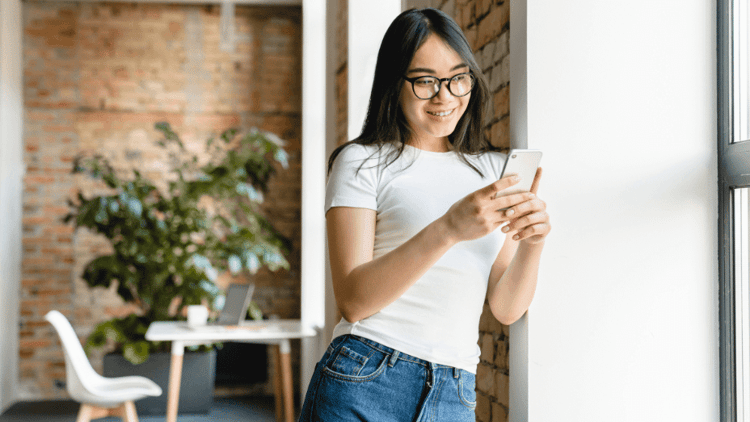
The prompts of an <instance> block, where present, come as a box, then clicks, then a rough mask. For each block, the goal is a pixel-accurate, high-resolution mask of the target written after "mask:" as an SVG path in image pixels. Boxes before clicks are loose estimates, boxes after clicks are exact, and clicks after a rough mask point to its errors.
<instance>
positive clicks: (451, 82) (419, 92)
mask: <svg viewBox="0 0 750 422" xmlns="http://www.w3.org/2000/svg"><path fill="white" fill-rule="evenodd" d="M403 78H404V79H406V80H407V81H409V82H411V89H412V91H414V95H416V96H417V98H419V99H420V100H429V99H431V98H433V97H435V96H436V95H438V92H440V87H441V86H442V85H443V82H447V83H448V92H450V93H451V94H453V96H454V97H463V96H465V95H468V94H469V93H470V92H471V89H472V88H474V75H472V74H471V73H470V72H466V73H459V74H458V75H456V76H454V77H452V78H442V79H441V78H436V77H435V76H420V77H417V78H407V77H406V76H403Z"/></svg>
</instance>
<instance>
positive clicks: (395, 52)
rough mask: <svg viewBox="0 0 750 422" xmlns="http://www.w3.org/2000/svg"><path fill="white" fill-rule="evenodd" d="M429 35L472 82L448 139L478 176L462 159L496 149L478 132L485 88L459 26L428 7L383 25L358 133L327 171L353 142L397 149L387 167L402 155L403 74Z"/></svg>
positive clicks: (407, 132)
mask: <svg viewBox="0 0 750 422" xmlns="http://www.w3.org/2000/svg"><path fill="white" fill-rule="evenodd" d="M431 34H435V35H437V36H439V37H440V38H441V39H442V40H443V41H444V42H445V43H446V44H448V45H449V46H450V47H451V48H452V49H453V50H455V51H456V53H458V55H459V56H460V57H461V59H462V60H463V62H464V63H466V64H467V65H468V66H469V69H470V71H471V73H472V74H473V75H474V77H475V78H476V82H475V83H474V88H473V89H472V92H471V97H470V98H469V104H468V106H467V108H466V111H465V112H464V114H463V116H461V119H460V120H459V121H458V124H457V125H456V128H455V130H454V131H453V133H452V134H451V135H449V136H448V141H449V142H450V143H451V145H452V146H453V150H454V151H455V152H456V153H458V155H459V157H460V158H461V160H463V161H464V162H465V163H466V164H467V165H469V166H470V167H471V168H472V169H474V170H475V171H476V172H477V173H479V174H480V175H482V172H481V171H479V169H477V168H476V167H475V166H473V165H472V164H471V163H470V162H469V161H468V160H467V159H466V157H465V154H480V153H483V152H486V151H490V150H495V149H496V148H494V147H493V146H492V144H490V142H489V140H488V139H486V138H485V136H484V131H483V125H484V117H485V114H486V112H487V103H488V99H489V95H490V90H489V87H488V84H487V80H486V79H485V77H484V75H483V74H482V70H481V69H480V68H479V65H478V64H477V61H476V59H475V58H474V54H473V53H472V51H471V47H470V46H469V42H468V41H467V40H466V37H465V36H464V34H463V32H461V28H459V26H458V25H457V24H456V22H454V21H453V19H451V18H450V17H449V16H448V15H446V14H445V13H444V12H441V11H440V10H437V9H432V8H426V9H410V10H407V11H405V12H403V13H401V14H400V15H398V16H397V17H396V19H394V20H393V22H392V23H391V25H390V26H389V27H388V30H387V31H386V33H385V36H384V37H383V42H382V43H381V44H380V50H379V51H378V60H377V64H376V65H375V77H374V79H373V82H372V92H371V93H370V104H369V106H368V108H367V117H365V123H364V126H363V127H362V133H361V134H360V135H359V136H358V137H357V138H356V139H354V140H352V141H349V142H347V143H345V144H342V145H340V146H339V147H338V148H336V149H335V150H334V151H333V152H332V153H331V157H330V158H329V159H328V172H329V173H330V172H331V168H332V167H333V162H334V160H335V159H336V157H337V156H338V155H339V154H340V153H341V150H343V149H344V148H346V147H347V146H348V145H350V144H353V143H355V144H360V145H377V146H378V147H379V148H382V147H383V145H385V144H387V143H391V144H393V145H394V146H395V147H396V148H394V149H393V151H392V153H391V155H390V156H389V159H388V163H387V164H386V166H387V165H389V164H391V163H393V162H394V161H395V160H396V159H398V157H399V156H401V154H402V153H403V151H404V144H405V143H406V141H408V140H409V137H410V136H411V134H412V129H411V128H410V127H409V124H408V122H407V121H406V117H405V116H404V113H403V111H402V110H401V105H400V102H399V98H400V96H401V89H402V87H403V86H404V84H403V81H402V76H403V75H404V74H406V71H407V70H408V69H409V65H410V64H411V61H412V59H413V58H414V54H415V53H416V51H417V49H419V47H421V46H422V44H424V42H425V40H426V39H427V37H429V36H430V35H431ZM360 168H361V166H360ZM482 176H483V175H482Z"/></svg>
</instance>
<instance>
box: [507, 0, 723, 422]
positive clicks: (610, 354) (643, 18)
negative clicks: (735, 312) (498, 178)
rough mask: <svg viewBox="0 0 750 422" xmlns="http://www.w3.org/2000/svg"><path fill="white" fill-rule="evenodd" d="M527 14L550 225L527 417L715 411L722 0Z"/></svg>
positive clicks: (649, 420) (610, 419)
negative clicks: (718, 57)
mask: <svg viewBox="0 0 750 422" xmlns="http://www.w3.org/2000/svg"><path fill="white" fill-rule="evenodd" d="M514 19H515V18H514V17H513V16H512V17H511V27H514V26H515V25H518V24H520V22H518V21H516V20H514ZM526 24H527V29H528V31H527V50H526V54H527V76H528V83H527V99H528V107H527V109H528V114H527V117H528V147H529V148H535V149H541V150H542V151H544V158H543V159H542V167H543V168H544V177H543V178H542V180H541V185H540V189H539V197H540V198H542V199H544V200H545V201H546V202H547V210H548V212H549V214H550V219H551V223H552V227H553V228H552V232H551V233H550V235H549V237H548V238H547V241H546V245H545V249H544V253H543V256H542V265H541V268H540V273H539V283H538V289H537V293H536V297H535V298H534V302H533V303H532V305H531V308H530V310H529V313H528V315H527V324H528V328H527V335H528V364H527V370H528V420H529V421H531V422H543V421H545V422H546V421H556V422H593V421H607V422H620V421H623V422H624V421H643V422H661V421H666V420H669V421H718V420H719V331H718V327H719V326H718V270H717V269H718V257H717V255H718V254H717V250H718V246H717V243H718V239H717V237H718V235H717V230H718V224H717V218H718V216H717V213H718V210H717V151H716V149H717V141H716V139H717V127H716V125H717V123H716V122H717V117H716V104H717V100H716V86H717V82H716V11H715V2H713V1H687V2H679V1H659V2H654V1H652V0H634V1H631V2H627V3H624V2H611V1H601V0H572V1H566V2H532V1H529V2H528V9H527V19H526ZM511 50H512V48H511ZM514 87H515V80H513V81H511V92H513V90H514ZM514 112H515V110H511V116H512V115H513V113H514ZM515 340H516V338H515V337H514V336H513V334H512V335H511V339H510V341H511V344H512V343H513V342H515ZM510 376H511V379H513V377H514V376H515V374H514V369H513V368H511V373H510ZM514 411H515V410H514V409H513V408H511V409H510V412H511V414H512V413H513V412H514Z"/></svg>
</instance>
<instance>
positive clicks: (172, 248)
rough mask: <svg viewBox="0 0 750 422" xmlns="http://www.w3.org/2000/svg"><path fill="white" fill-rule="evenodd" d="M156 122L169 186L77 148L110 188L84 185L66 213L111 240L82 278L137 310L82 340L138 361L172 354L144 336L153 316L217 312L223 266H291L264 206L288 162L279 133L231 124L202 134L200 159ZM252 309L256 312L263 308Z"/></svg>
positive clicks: (77, 164) (81, 168) (82, 166)
mask: <svg viewBox="0 0 750 422" xmlns="http://www.w3.org/2000/svg"><path fill="white" fill-rule="evenodd" d="M155 127H156V129H157V130H159V131H160V132H161V133H162V134H163V139H160V140H159V141H158V144H159V145H160V146H161V147H163V148H164V150H165V152H166V154H167V155H168V157H169V162H170V163H171V166H170V169H169V174H168V175H167V182H166V186H164V185H165V184H164V183H162V184H161V186H160V184H159V183H158V182H157V181H153V180H149V179H148V178H146V177H144V176H143V175H142V174H141V173H140V172H139V171H138V170H137V169H134V170H132V171H128V172H120V171H116V170H115V169H114V168H113V167H112V166H111V165H110V163H109V162H108V160H107V159H106V158H104V157H102V156H101V155H94V156H79V157H76V159H75V161H74V169H73V172H74V173H84V174H87V175H88V176H90V177H92V178H94V179H98V180H101V181H102V182H104V184H105V185H106V186H107V187H108V188H109V190H110V192H108V193H106V194H102V195H97V196H93V197H88V198H87V197H85V196H84V195H83V194H82V193H81V192H80V191H79V192H78V195H77V200H75V201H70V205H71V207H72V211H71V212H70V214H68V215H67V216H66V217H65V221H66V222H73V224H74V225H75V227H76V228H78V227H86V228H88V229H90V230H91V231H93V232H94V233H98V234H100V235H103V236H104V237H105V238H106V239H107V240H108V241H109V243H110V244H111V246H112V250H113V252H112V253H111V254H109V255H105V256H100V257H98V258H95V259H93V260H92V261H91V262H89V263H88V264H87V265H86V267H85V268H84V271H83V275H82V278H83V279H84V280H85V281H86V283H87V284H88V285H89V286H90V287H104V288H108V287H110V286H111V285H112V284H113V283H115V284H116V291H117V293H118V295H119V296H120V297H121V298H122V299H123V300H124V301H125V302H128V303H132V304H134V305H135V308H136V309H137V311H136V312H134V313H132V314H130V315H127V316H125V317H122V318H113V319H110V320H108V321H104V322H102V323H100V324H99V325H97V326H96V327H95V328H94V330H93V331H92V333H91V334H90V335H89V337H88V339H87V341H86V344H85V347H86V348H87V350H90V349H91V348H96V347H102V346H105V345H107V344H110V345H111V344H114V348H115V352H116V353H118V354H121V355H122V357H123V358H124V359H126V360H127V361H129V362H130V363H132V364H142V363H144V362H146V361H147V360H148V359H149V355H150V354H152V353H154V352H166V354H167V359H168V351H169V349H168V347H169V344H162V343H159V342H149V341H146V339H145V333H146V330H147V329H148V326H149V324H151V323H152V322H154V321H167V320H182V319H184V318H185V317H184V312H183V309H184V308H185V307H186V306H188V305H194V304H205V305H207V306H208V307H209V309H212V310H216V308H217V307H218V306H217V305H220V303H218V302H221V301H220V300H217V299H221V298H222V292H221V290H220V289H219V287H218V286H217V284H216V279H217V277H218V275H219V274H220V273H222V272H225V271H228V272H230V273H231V274H239V273H241V272H247V273H250V274H254V273H255V272H257V271H258V270H259V269H260V268H262V267H267V268H269V269H270V270H272V271H275V270H277V269H280V268H287V269H288V268H289V264H288V262H287V260H286V259H285V257H284V255H285V254H286V253H287V252H288V249H289V245H290V242H289V240H288V239H286V238H285V237H284V236H282V235H281V234H280V233H279V232H278V231H276V230H275V229H274V228H273V226H272V225H271V223H270V222H269V221H268V220H267V219H266V218H265V217H264V216H263V215H262V213H261V212H260V204H261V203H262V202H263V193H265V192H267V190H268V181H269V179H270V177H271V176H272V175H273V174H274V172H275V168H274V165H275V163H278V164H280V165H281V166H282V167H284V168H286V167H287V155H286V153H285V151H284V149H283V141H281V139H279V138H278V137H277V136H276V135H274V134H272V133H268V132H261V131H258V130H255V129H253V130H251V131H249V132H246V133H240V132H239V131H238V130H237V129H229V130H227V131H224V132H223V133H222V134H221V135H220V136H219V139H218V140H217V139H214V138H212V139H209V140H208V141H207V142H206V155H205V157H204V160H201V159H200V158H199V157H198V156H196V155H194V154H191V153H189V152H188V151H187V149H186V148H185V146H184V144H183V143H182V141H181V140H180V138H179V136H178V135H177V134H176V133H175V132H174V131H173V130H172V129H171V127H170V126H169V124H168V123H157V124H156V125H155ZM206 158H207V161H206ZM201 161H206V162H204V163H202V164H201ZM252 309H253V308H251V310H252ZM254 311H255V313H256V315H255V316H256V317H257V311H258V310H257V307H256V308H254ZM204 349H205V347H204ZM185 365H186V367H187V366H188V365H189V364H188V363H187V361H186V363H185ZM166 366H167V367H168V365H166ZM186 373H187V372H186ZM165 381H166V380H165ZM157 382H158V381H157ZM211 388H213V383H212V385H211ZM181 402H182V403H188V401H182V400H181ZM162 409H163V408H162Z"/></svg>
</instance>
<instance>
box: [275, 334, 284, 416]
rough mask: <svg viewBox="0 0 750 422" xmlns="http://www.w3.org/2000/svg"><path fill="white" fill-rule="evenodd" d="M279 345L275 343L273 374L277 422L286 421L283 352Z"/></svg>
mask: <svg viewBox="0 0 750 422" xmlns="http://www.w3.org/2000/svg"><path fill="white" fill-rule="evenodd" d="M279 348H280V347H279V345H278V344H274V345H273V351H274V360H275V361H276V362H274V371H273V372H274V374H273V397H274V402H275V404H276V422H283V421H284V408H283V407H282V396H283V394H282V388H281V353H280V352H279Z"/></svg>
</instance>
